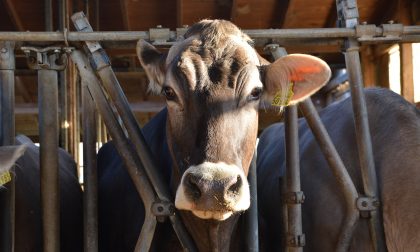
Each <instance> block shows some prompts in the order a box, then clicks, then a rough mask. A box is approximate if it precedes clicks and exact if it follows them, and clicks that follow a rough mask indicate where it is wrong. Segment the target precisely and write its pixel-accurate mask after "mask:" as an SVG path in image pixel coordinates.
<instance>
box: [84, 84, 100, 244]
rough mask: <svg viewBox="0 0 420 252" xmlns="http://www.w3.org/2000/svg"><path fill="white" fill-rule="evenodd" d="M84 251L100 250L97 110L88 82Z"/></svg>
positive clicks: (85, 110)
mask: <svg viewBox="0 0 420 252" xmlns="http://www.w3.org/2000/svg"><path fill="white" fill-rule="evenodd" d="M82 107H83V113H82V116H83V122H82V123H83V166H84V167H83V181H84V183H83V186H84V194H83V196H84V197H83V199H84V213H83V216H84V217H83V220H84V251H86V252H95V251H98V172H97V162H96V137H97V136H96V111H95V104H94V102H93V98H92V96H91V95H90V93H89V90H88V88H87V86H86V84H83V85H82Z"/></svg>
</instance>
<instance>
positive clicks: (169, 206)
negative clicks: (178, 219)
mask: <svg viewBox="0 0 420 252" xmlns="http://www.w3.org/2000/svg"><path fill="white" fill-rule="evenodd" d="M152 213H153V215H155V216H156V218H157V220H158V221H159V222H163V221H164V220H165V218H166V217H169V216H172V215H175V206H174V204H173V203H171V202H167V201H158V202H154V203H153V204H152Z"/></svg>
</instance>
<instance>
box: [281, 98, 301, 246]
mask: <svg viewBox="0 0 420 252" xmlns="http://www.w3.org/2000/svg"><path fill="white" fill-rule="evenodd" d="M285 119H286V120H285V136H286V185H287V191H286V202H287V217H288V220H287V223H288V226H287V242H288V245H289V246H288V251H290V252H293V251H296V252H298V251H299V252H302V251H303V246H304V238H303V230H302V205H301V203H300V202H298V200H296V201H295V202H293V200H292V201H289V200H288V199H287V197H288V195H296V196H294V197H295V198H296V199H297V198H298V196H297V193H301V188H300V167H299V136H298V123H297V107H296V106H295V105H292V106H288V107H286V110H285ZM291 198H293V196H291Z"/></svg>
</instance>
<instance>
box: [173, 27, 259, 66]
mask: <svg viewBox="0 0 420 252" xmlns="http://www.w3.org/2000/svg"><path fill="white" fill-rule="evenodd" d="M192 47H194V48H195V50H196V51H197V50H200V49H203V50H204V49H205V50H211V51H213V52H216V55H215V57H216V58H213V59H212V60H219V59H218V58H217V52H223V51H225V53H220V55H229V54H230V55H231V54H233V53H234V51H240V52H241V54H242V55H243V57H241V60H243V61H244V62H241V63H242V64H243V65H245V64H253V65H255V66H258V65H260V61H259V58H258V56H257V53H256V51H255V49H254V48H253V47H252V46H251V45H250V44H249V43H248V41H247V40H246V39H245V37H244V36H238V35H237V34H230V35H226V36H225V39H224V40H223V42H222V43H217V44H214V45H212V46H208V44H206V43H205V42H204V41H202V38H200V36H199V35H193V36H190V37H188V38H186V39H185V40H182V41H180V42H178V43H176V44H174V45H173V46H172V47H171V49H170V50H169V52H168V56H167V58H166V66H167V68H168V67H169V66H170V65H171V64H173V63H174V61H179V60H181V58H182V56H183V55H185V54H184V52H186V51H188V50H189V49H191V48H192ZM226 50H228V51H231V52H230V53H229V52H227V53H226Z"/></svg>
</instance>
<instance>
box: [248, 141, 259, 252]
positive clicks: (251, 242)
mask: <svg viewBox="0 0 420 252" xmlns="http://www.w3.org/2000/svg"><path fill="white" fill-rule="evenodd" d="M248 182H249V190H250V194H251V206H250V207H249V208H248V210H247V211H246V212H245V218H246V239H245V242H246V244H247V246H246V250H247V251H249V252H258V251H259V240H258V237H259V236H258V201H257V148H255V151H254V156H253V157H252V161H251V165H250V167H249V172H248Z"/></svg>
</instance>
